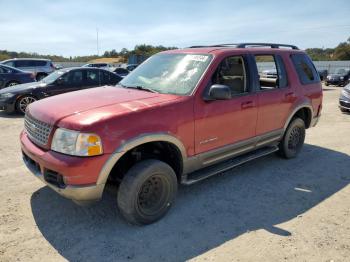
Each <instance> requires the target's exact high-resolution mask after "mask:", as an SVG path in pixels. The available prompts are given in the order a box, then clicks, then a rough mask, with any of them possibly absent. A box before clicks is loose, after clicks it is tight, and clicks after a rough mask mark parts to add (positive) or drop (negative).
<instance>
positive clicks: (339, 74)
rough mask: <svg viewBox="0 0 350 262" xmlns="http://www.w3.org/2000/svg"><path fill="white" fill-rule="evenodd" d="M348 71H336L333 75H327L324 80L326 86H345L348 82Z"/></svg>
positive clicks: (342, 69)
mask: <svg viewBox="0 0 350 262" xmlns="http://www.w3.org/2000/svg"><path fill="white" fill-rule="evenodd" d="M349 77H350V70H349V69H344V68H341V69H338V70H337V71H336V72H335V74H329V75H328V76H327V79H326V83H325V84H326V86H328V85H336V86H345V85H346V84H347V83H348V82H349Z"/></svg>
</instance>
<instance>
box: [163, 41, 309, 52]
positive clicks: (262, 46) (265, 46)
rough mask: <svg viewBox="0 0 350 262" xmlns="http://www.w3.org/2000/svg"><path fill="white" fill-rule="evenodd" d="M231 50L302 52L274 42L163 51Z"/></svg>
mask: <svg viewBox="0 0 350 262" xmlns="http://www.w3.org/2000/svg"><path fill="white" fill-rule="evenodd" d="M228 50H230V51H232V50H237V51H238V50H246V51H248V52H249V51H262V52H264V51H266V50H270V51H271V50H273V51H278V52H288V53H290V52H302V51H301V50H300V49H299V48H298V47H297V46H295V45H286V44H274V43H241V44H218V45H209V46H191V47H187V48H183V49H174V50H169V51H165V53H201V54H203V53H223V52H225V51H228Z"/></svg>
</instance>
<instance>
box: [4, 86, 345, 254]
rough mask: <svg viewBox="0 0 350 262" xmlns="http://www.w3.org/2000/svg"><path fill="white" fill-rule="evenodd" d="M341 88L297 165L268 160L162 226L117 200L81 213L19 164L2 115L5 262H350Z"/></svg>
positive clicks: (185, 205)
mask: <svg viewBox="0 0 350 262" xmlns="http://www.w3.org/2000/svg"><path fill="white" fill-rule="evenodd" d="M339 91H340V89H339V88H335V87H330V88H329V87H327V89H325V92H324V106H323V115H322V118H321V121H320V123H319V124H318V126H317V127H316V128H312V129H310V130H308V131H307V138H306V144H305V146H304V148H303V150H302V153H301V154H300V156H299V157H298V158H297V159H293V160H288V161H287V160H283V159H281V158H279V157H277V156H276V155H270V156H267V157H264V158H261V159H259V160H256V161H254V162H250V163H247V164H245V165H243V166H241V167H238V168H236V169H234V170H231V171H229V172H226V173H224V174H222V175H219V176H216V177H212V178H210V179H207V180H205V181H203V182H200V183H198V184H195V185H193V186H190V187H181V188H180V190H179V194H178V201H177V203H176V205H175V206H174V207H173V208H172V210H171V211H170V212H169V213H168V215H167V216H166V217H165V218H164V219H163V220H161V221H159V222H158V223H156V224H153V225H150V226H146V227H134V226H130V225H128V224H126V223H125V222H124V221H123V220H122V218H121V217H120V214H119V212H118V211H117V208H116V199H115V198H116V196H115V194H105V196H104V198H103V200H102V201H101V202H99V203H97V204H95V205H93V206H90V207H79V206H76V205H75V204H73V203H72V202H71V201H69V200H66V199H64V198H62V197H60V196H59V195H57V194H56V193H54V192H53V191H51V190H50V189H48V188H47V187H45V186H44V185H43V184H42V183H41V182H40V181H39V180H37V179H36V178H34V177H33V176H32V175H31V174H30V173H29V172H28V171H27V170H26V168H25V167H24V165H23V164H22V161H21V155H20V146H19V141H18V136H19V133H20V130H21V129H22V127H23V119H22V117H20V116H6V115H5V114H4V113H3V112H0V129H1V137H2V138H1V147H0V155H1V159H0V170H1V172H0V181H1V184H0V261H15V260H17V261H64V260H69V261H184V260H193V261H284V260H288V261H350V186H349V183H350V157H349V154H350V135H349V131H350V115H349V114H342V113H340V111H339V109H338V108H337V103H338V96H339Z"/></svg>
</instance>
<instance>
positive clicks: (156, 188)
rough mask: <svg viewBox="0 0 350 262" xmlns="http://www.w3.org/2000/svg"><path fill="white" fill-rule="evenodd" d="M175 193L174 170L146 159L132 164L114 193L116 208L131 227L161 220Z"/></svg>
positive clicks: (172, 201)
mask: <svg viewBox="0 0 350 262" xmlns="http://www.w3.org/2000/svg"><path fill="white" fill-rule="evenodd" d="M176 193H177V179H176V174H175V172H174V170H173V169H172V168H171V167H170V166H169V165H168V164H166V163H164V162H162V161H159V160H155V159H148V160H144V161H141V162H139V163H137V164H135V165H134V166H133V167H132V168H130V170H129V171H128V172H127V173H126V175H125V176H124V178H123V180H122V182H121V184H120V186H119V191H118V207H119V210H120V212H121V214H122V215H123V217H124V218H125V219H126V220H127V221H128V222H129V223H131V224H135V225H147V224H151V223H154V222H156V221H157V220H159V219H160V218H162V217H163V216H164V215H165V214H166V213H167V211H168V210H169V208H170V207H171V206H172V205H173V203H174V201H175V197H176Z"/></svg>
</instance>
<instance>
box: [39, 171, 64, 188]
mask: <svg viewBox="0 0 350 262" xmlns="http://www.w3.org/2000/svg"><path fill="white" fill-rule="evenodd" d="M44 179H45V181H46V182H47V183H50V184H52V185H54V186H57V187H59V188H64V187H65V184H64V181H63V176H62V175H60V174H58V173H57V172H55V171H52V170H49V169H46V170H45V172H44Z"/></svg>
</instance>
